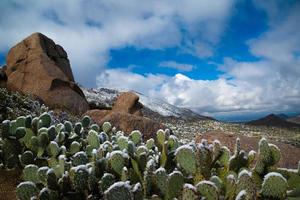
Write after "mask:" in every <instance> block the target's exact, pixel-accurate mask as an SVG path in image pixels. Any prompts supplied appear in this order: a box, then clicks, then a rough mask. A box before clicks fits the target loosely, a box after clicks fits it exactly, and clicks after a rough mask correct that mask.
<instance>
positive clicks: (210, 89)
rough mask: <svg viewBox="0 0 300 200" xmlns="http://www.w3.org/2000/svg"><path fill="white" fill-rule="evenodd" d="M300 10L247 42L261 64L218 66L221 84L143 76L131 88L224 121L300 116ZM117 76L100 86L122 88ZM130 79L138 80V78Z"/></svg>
mask: <svg viewBox="0 0 300 200" xmlns="http://www.w3.org/2000/svg"><path fill="white" fill-rule="evenodd" d="M272 5H273V4H272ZM299 8H300V4H297V5H296V6H294V7H293V8H291V9H290V10H289V14H288V15H286V17H285V18H283V19H280V20H279V21H277V23H275V22H274V20H275V19H273V18H272V19H270V20H271V21H272V25H270V28H269V30H268V31H266V32H265V33H263V34H262V35H261V36H260V37H258V38H256V39H252V40H250V41H248V42H247V44H248V45H249V49H250V53H252V54H253V56H256V57H257V59H256V60H255V61H243V60H234V59H232V58H230V57H228V58H224V60H223V63H221V64H218V69H219V70H220V71H221V72H222V75H220V77H219V78H218V79H216V80H197V79H191V78H189V77H187V76H185V75H183V74H176V75H175V76H168V77H166V76H162V75H153V74H151V76H150V75H146V76H142V75H139V76H138V77H136V79H139V80H140V81H139V84H129V85H130V86H129V88H131V89H134V90H137V91H140V92H144V93H145V91H146V94H147V95H149V96H151V97H156V98H163V99H164V100H166V101H167V102H169V103H172V104H175V105H178V106H181V107H188V108H191V109H193V110H194V111H197V112H200V113H203V114H208V115H212V116H217V117H222V118H226V117H228V116H232V115H236V116H237V115H240V116H241V115H244V114H248V115H249V114H252V115H253V114H254V113H269V112H291V111H292V112H297V111H298V112H299V111H300V109H299V106H300V79H299V77H300V37H299V34H298V30H297V27H298V25H297V23H298V22H299V21H300V13H299V12H298V11H299ZM268 12H270V11H268ZM274 12H275V11H274ZM274 16H276V15H274ZM271 17H272V16H271V15H270V18H271ZM174 66H175V64H174ZM117 71H118V70H116V71H106V73H107V74H108V75H106V78H108V79H105V81H102V82H101V81H100V80H102V79H103V77H102V78H101V77H99V79H98V81H99V83H101V84H105V82H109V83H110V82H113V83H116V81H117V80H110V78H109V77H111V76H113V75H114V74H117ZM130 76H131V77H135V76H136V74H131V75H130ZM116 77H117V76H116ZM154 77H155V78H154ZM153 80H159V81H157V82H155V81H153ZM131 81H132V80H130V78H128V80H127V78H126V79H124V80H122V83H121V84H120V85H122V86H124V85H128V82H129V83H131ZM101 84H99V86H101ZM142 85H144V87H149V88H147V89H146V88H144V87H143V86H142ZM145 89H146V90H145Z"/></svg>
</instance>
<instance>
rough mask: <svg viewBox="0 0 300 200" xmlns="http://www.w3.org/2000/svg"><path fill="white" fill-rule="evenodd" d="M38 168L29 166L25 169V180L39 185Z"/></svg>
mask: <svg viewBox="0 0 300 200" xmlns="http://www.w3.org/2000/svg"><path fill="white" fill-rule="evenodd" d="M38 169H39V168H38V166H36V165H27V166H26V167H25V168H24V169H23V180H24V181H31V182H33V183H38V182H39V179H38V174H37V172H38Z"/></svg>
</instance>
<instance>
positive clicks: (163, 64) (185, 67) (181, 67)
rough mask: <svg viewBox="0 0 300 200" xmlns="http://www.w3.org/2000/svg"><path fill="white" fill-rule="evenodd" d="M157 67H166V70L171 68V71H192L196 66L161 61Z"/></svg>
mask: <svg viewBox="0 0 300 200" xmlns="http://www.w3.org/2000/svg"><path fill="white" fill-rule="evenodd" d="M158 66H159V67H166V68H172V69H177V70H178V71H186V72H189V71H192V70H193V69H195V68H196V66H194V65H191V64H186V63H178V62H175V61H171V60H170V61H163V62H161V63H159V65H158Z"/></svg>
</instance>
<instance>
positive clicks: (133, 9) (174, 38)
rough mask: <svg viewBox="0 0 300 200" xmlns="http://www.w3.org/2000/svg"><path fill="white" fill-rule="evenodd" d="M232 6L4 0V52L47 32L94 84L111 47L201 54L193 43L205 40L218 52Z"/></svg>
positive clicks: (82, 78) (81, 76) (0, 35)
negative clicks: (167, 48)
mask: <svg viewBox="0 0 300 200" xmlns="http://www.w3.org/2000/svg"><path fill="white" fill-rule="evenodd" d="M232 4H233V0H219V1H217V2H214V1H197V0H186V1H181V0H154V1H148V0H142V1H141V0H122V1H117V0H91V1H81V0H64V1H61V0H51V1H36V0H28V1H23V0H3V1H1V2H0V8H1V18H0V27H1V29H0V52H6V51H7V50H8V49H9V48H10V47H11V46H12V45H13V44H15V43H17V42H18V41H20V40H21V39H23V38H24V37H26V36H28V35H29V34H31V33H32V32H42V33H44V34H46V35H47V36H49V37H51V38H52V39H53V40H55V41H56V42H57V43H60V44H61V45H62V46H63V47H64V48H65V49H66V51H67V52H68V54H69V57H70V60H71V64H72V66H73V72H74V75H75V78H76V80H77V81H79V82H80V83H81V84H84V85H86V86H93V85H95V79H96V78H95V74H97V73H95V72H99V73H100V72H101V71H102V70H103V69H105V67H106V65H107V62H108V61H109V59H110V55H109V52H110V50H111V49H116V48H122V47H125V46H133V47H136V48H149V49H162V48H166V47H179V48H182V49H185V50H189V51H191V52H197V49H195V48H194V47H193V45H192V44H193V43H194V42H197V43H199V42H202V43H203V44H206V45H207V46H208V48H209V49H210V51H213V46H214V45H216V44H217V43H218V41H219V38H220V36H221V34H222V32H223V29H224V20H226V18H227V17H228V16H229V14H230V9H231V7H232ZM183 32H184V34H183ZM195 54H197V53H195ZM205 54H206V55H208V54H207V53H205Z"/></svg>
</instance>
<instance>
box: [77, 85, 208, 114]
mask: <svg viewBox="0 0 300 200" xmlns="http://www.w3.org/2000/svg"><path fill="white" fill-rule="evenodd" d="M81 89H82V91H83V93H84V95H85V97H86V99H87V101H88V102H89V103H90V105H91V107H92V108H110V107H112V105H113V103H114V101H115V100H116V98H117V96H118V95H119V94H120V92H123V91H118V90H115V89H108V88H98V89H85V88H81ZM131 92H134V93H135V94H137V95H138V96H139V98H140V99H139V101H140V102H141V103H142V104H143V105H144V107H145V108H144V111H145V112H147V114H149V112H151V115H153V114H159V115H160V117H176V118H182V119H212V118H210V117H206V116H202V115H199V114H197V113H195V112H193V111H191V110H190V109H186V108H180V107H177V106H174V105H171V104H169V103H167V102H165V101H163V100H161V99H158V98H151V97H148V96H146V95H144V94H141V93H138V92H135V91H131Z"/></svg>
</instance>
